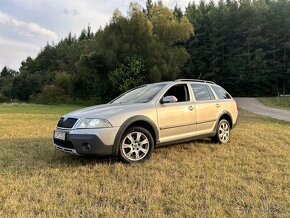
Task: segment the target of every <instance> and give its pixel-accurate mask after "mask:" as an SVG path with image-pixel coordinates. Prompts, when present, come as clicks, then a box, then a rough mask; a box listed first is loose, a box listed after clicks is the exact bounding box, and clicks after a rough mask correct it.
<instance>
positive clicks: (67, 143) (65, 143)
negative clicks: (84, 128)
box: [53, 139, 75, 149]
mask: <svg viewBox="0 0 290 218" xmlns="http://www.w3.org/2000/svg"><path fill="white" fill-rule="evenodd" d="M53 141H54V144H56V145H58V146H60V147H63V148H70V149H75V148H74V146H73V144H72V143H71V142H70V141H62V140H58V139H54V140H53Z"/></svg>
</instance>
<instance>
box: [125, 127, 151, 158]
mask: <svg viewBox="0 0 290 218" xmlns="http://www.w3.org/2000/svg"><path fill="white" fill-rule="evenodd" d="M153 150H154V140H153V137H152V135H151V134H150V132H149V131H147V130H146V129H144V128H142V127H132V128H129V129H127V130H126V131H125V133H124V134H123V137H122V139H121V142H120V146H119V154H120V158H121V159H122V160H123V161H124V162H127V163H134V162H142V161H144V160H146V159H149V158H150V157H151V155H152V153H153Z"/></svg>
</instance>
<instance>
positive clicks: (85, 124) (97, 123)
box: [78, 119, 112, 129]
mask: <svg viewBox="0 0 290 218" xmlns="http://www.w3.org/2000/svg"><path fill="white" fill-rule="evenodd" d="M108 127H112V125H111V123H110V122H109V121H108V120H104V119H85V120H83V121H82V122H81V123H80V124H79V126H78V129H97V128H108Z"/></svg>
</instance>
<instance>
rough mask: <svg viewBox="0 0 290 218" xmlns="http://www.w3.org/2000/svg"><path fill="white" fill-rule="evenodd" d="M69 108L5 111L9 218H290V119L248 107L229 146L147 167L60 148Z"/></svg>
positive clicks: (0, 186) (188, 148) (2, 200)
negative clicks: (59, 127) (58, 137)
mask: <svg viewBox="0 0 290 218" xmlns="http://www.w3.org/2000/svg"><path fill="white" fill-rule="evenodd" d="M76 108H77V107H68V106H38V105H0V145H1V152H0V217H5V216H8V217H15V216H18V217H35V216H39V217H43V216H48V217H96V216H99V217H195V216H204V217H216V216H230V217H237V216H240V217H249V216H253V217H290V123H285V122H280V121H275V120H272V119H268V118H263V117H259V116H257V115H253V114H251V113H248V112H244V111H241V112H240V118H239V124H238V126H237V128H236V129H234V131H233V132H232V138H231V141H230V143H228V144H225V145H218V144H213V143H211V142H210V141H209V140H200V141H196V142H192V143H187V144H179V145H175V146H170V147H165V148H160V149H156V150H155V152H154V154H153V156H152V158H151V159H150V160H149V161H147V162H145V163H143V164H133V165H129V164H123V163H121V162H119V161H118V160H115V159H114V158H86V157H78V156H71V155H67V154H63V153H60V152H58V151H55V150H54V149H53V147H52V131H53V129H54V127H55V124H56V122H57V120H58V118H59V117H60V116H61V115H62V114H63V113H65V112H68V111H71V110H74V109H76Z"/></svg>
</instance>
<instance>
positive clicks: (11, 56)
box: [0, 37, 39, 70]
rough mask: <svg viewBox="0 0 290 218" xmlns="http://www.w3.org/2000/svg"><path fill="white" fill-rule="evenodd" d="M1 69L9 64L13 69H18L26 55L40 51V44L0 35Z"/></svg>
mask: <svg viewBox="0 0 290 218" xmlns="http://www.w3.org/2000/svg"><path fill="white" fill-rule="evenodd" d="M0 48H1V52H0V70H1V69H2V68H3V67H4V66H9V67H11V68H13V69H18V67H19V66H20V63H21V61H23V60H25V59H26V57H28V56H31V55H32V54H33V55H36V54H37V52H38V51H39V46H38V45H34V44H31V43H26V42H19V41H15V40H11V39H5V38H1V37H0Z"/></svg>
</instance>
